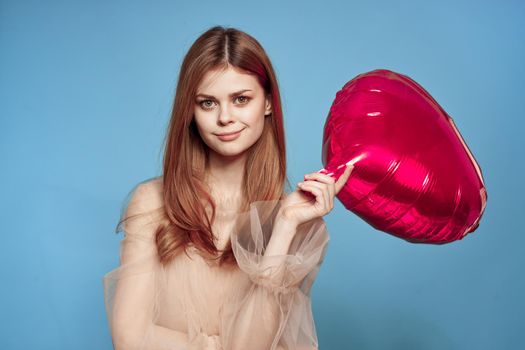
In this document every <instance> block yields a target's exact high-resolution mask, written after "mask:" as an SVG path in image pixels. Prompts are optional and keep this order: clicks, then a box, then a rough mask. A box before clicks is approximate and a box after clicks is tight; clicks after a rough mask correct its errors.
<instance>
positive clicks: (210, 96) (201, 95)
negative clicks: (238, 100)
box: [195, 89, 252, 98]
mask: <svg viewBox="0 0 525 350" xmlns="http://www.w3.org/2000/svg"><path fill="white" fill-rule="evenodd" d="M246 91H252V90H250V89H243V90H239V91H236V92H232V93H231V94H229V95H228V96H229V97H233V96H237V95H240V94H242V93H243V92H246ZM199 96H200V97H207V98H215V97H214V96H212V95H206V94H197V96H195V97H199Z"/></svg>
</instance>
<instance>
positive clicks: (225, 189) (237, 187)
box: [207, 152, 246, 210]
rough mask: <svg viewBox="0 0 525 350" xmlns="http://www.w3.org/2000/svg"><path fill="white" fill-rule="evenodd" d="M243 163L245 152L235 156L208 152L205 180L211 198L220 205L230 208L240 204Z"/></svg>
mask: <svg viewBox="0 0 525 350" xmlns="http://www.w3.org/2000/svg"><path fill="white" fill-rule="evenodd" d="M245 164H246V155H245V153H243V154H242V155H239V156H236V157H225V156H222V155H219V154H217V153H215V152H210V157H209V159H208V166H207V182H208V184H209V186H210V188H211V191H212V196H213V198H214V199H215V201H216V202H217V204H218V205H220V207H223V208H224V209H227V210H230V209H234V208H236V207H237V206H238V204H240V199H241V196H242V182H243V176H244V166H245ZM232 206H233V207H232Z"/></svg>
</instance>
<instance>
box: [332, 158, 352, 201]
mask: <svg viewBox="0 0 525 350" xmlns="http://www.w3.org/2000/svg"><path fill="white" fill-rule="evenodd" d="M353 169H354V165H353V164H348V165H347V166H346V169H345V171H344V173H342V174H341V176H339V179H337V181H336V182H335V194H338V193H339V191H341V189H342V188H343V187H344V185H345V184H346V181H347V180H348V178H349V177H350V173H351V172H352V170H353Z"/></svg>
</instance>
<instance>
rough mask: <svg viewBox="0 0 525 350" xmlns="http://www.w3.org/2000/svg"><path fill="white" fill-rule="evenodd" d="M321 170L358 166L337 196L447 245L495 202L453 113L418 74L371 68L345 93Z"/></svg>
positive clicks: (389, 226)
mask: <svg viewBox="0 0 525 350" xmlns="http://www.w3.org/2000/svg"><path fill="white" fill-rule="evenodd" d="M322 158H323V159H322V161H323V165H324V169H322V170H320V172H322V173H325V174H329V175H332V176H334V177H336V178H338V177H339V176H340V175H341V173H342V172H343V171H344V166H345V164H347V163H352V164H354V170H353V171H352V174H351V175H350V178H349V179H348V181H347V183H346V185H345V186H344V188H343V189H341V191H340V192H339V193H338V195H337V198H338V199H339V200H340V201H341V202H342V203H343V205H344V206H345V208H347V209H348V210H351V211H352V212H354V213H355V214H357V215H358V216H360V217H361V218H362V219H364V220H365V221H366V222H368V223H369V224H370V225H372V226H373V227H374V228H376V229H378V230H381V231H384V232H386V233H389V234H392V235H394V236H397V237H400V238H403V239H405V240H407V241H409V242H412V243H433V244H443V243H448V242H452V241H455V240H460V239H462V238H463V237H464V236H465V235H466V234H467V233H469V232H472V231H474V230H475V229H476V228H477V227H478V225H479V220H480V219H481V216H482V215H483V211H484V209H485V206H486V202H487V192H486V189H485V184H484V181H483V176H482V174H481V169H480V168H479V166H478V164H477V162H476V160H475V159H474V157H473V156H472V153H471V152H470V150H469V148H468V146H467V145H466V143H465V141H464V140H463V138H462V137H461V134H460V133H459V131H458V129H457V128H456V126H455V125H454V122H453V120H452V118H451V117H450V116H449V115H448V114H447V113H446V112H445V111H444V110H443V108H441V106H440V105H439V104H438V103H437V102H436V101H435V100H434V99H433V98H432V96H430V94H429V93H428V92H427V91H426V90H425V89H423V87H421V86H420V85H419V84H418V83H416V82H415V81H414V80H412V79H411V78H409V77H407V76H405V75H402V74H399V73H395V72H392V71H389V70H385V69H378V70H374V71H371V72H367V73H363V74H360V75H358V76H356V77H355V78H353V79H352V80H350V81H349V82H348V83H346V84H345V85H344V87H343V88H342V89H341V90H340V91H338V92H337V94H336V97H335V100H334V102H333V104H332V106H331V108H330V112H329V114H328V117H327V120H326V123H325V126H324V134H323V154H322Z"/></svg>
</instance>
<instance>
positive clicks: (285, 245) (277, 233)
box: [231, 217, 297, 350]
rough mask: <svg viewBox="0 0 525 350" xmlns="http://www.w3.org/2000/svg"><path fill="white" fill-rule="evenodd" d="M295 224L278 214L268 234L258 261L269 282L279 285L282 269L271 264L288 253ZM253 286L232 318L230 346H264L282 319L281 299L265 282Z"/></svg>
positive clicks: (234, 348) (280, 261) (278, 263)
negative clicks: (264, 247) (270, 233)
mask: <svg viewBox="0 0 525 350" xmlns="http://www.w3.org/2000/svg"><path fill="white" fill-rule="evenodd" d="M296 230H297V226H296V225H295V224H294V223H292V222H291V221H287V220H284V219H282V218H281V217H278V218H277V219H276V220H275V225H274V227H273V230H272V235H271V238H270V241H269V242H268V246H267V247H266V250H265V252H264V255H263V259H262V261H261V267H262V270H263V271H265V272H263V273H262V274H260V275H259V277H258V278H261V279H271V280H272V283H271V284H272V285H281V284H282V281H283V279H284V277H285V272H286V271H285V269H273V268H272V266H284V265H283V260H284V259H285V257H286V255H287V254H288V250H289V247H290V243H291V242H292V239H293V237H294V235H295V234H296ZM253 288H255V289H257V290H255V291H252V293H250V294H249V299H248V300H246V301H245V302H244V303H243V304H242V307H241V309H240V310H239V313H238V315H237V317H236V318H235V322H234V323H233V325H232V329H231V332H232V334H234V337H232V338H233V339H232V344H231V346H232V348H231V350H237V349H239V350H241V349H253V350H258V349H261V350H268V349H270V347H271V345H272V342H273V341H274V339H275V338H276V336H277V332H278V330H279V326H280V324H281V322H282V319H281V317H282V314H281V306H282V300H281V298H279V295H278V294H274V291H273V290H272V289H271V288H268V287H267V286H264V285H262V284H257V283H255V284H254V286H253Z"/></svg>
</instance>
